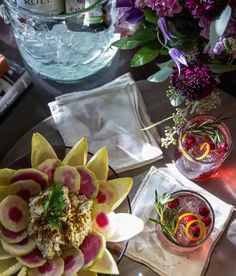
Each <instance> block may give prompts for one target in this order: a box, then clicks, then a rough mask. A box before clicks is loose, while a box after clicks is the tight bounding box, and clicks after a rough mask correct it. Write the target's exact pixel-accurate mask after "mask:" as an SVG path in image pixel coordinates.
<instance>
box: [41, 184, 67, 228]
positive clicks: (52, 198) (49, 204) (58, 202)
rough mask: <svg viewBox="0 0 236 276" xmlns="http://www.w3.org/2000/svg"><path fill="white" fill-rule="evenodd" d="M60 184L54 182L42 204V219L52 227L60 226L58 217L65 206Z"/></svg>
mask: <svg viewBox="0 0 236 276" xmlns="http://www.w3.org/2000/svg"><path fill="white" fill-rule="evenodd" d="M62 187H63V186H62V185H61V184H55V185H54V186H53V187H52V192H51V194H50V195H49V196H48V198H47V200H46V202H45V204H44V218H43V219H44V221H46V222H47V223H48V224H50V225H51V226H52V227H55V228H60V225H61V223H60V218H61V215H62V213H63V211H64V209H65V207H66V202H65V199H64V193H63V190H62Z"/></svg>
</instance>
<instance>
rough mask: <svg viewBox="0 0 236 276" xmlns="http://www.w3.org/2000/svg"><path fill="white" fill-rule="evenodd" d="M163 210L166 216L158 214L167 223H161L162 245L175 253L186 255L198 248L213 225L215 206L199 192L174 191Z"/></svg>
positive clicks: (159, 234) (159, 230)
mask: <svg viewBox="0 0 236 276" xmlns="http://www.w3.org/2000/svg"><path fill="white" fill-rule="evenodd" d="M160 202H162V200H160V201H159V203H160ZM163 211H164V213H163V214H164V215H163V220H162V218H161V217H160V216H158V221H159V222H160V221H161V220H162V222H161V224H162V223H164V225H161V224H160V223H159V225H161V227H159V229H158V236H159V239H160V241H161V243H162V245H163V247H164V248H165V249H166V250H168V251H170V252H172V253H174V254H178V255H184V254H186V253H188V252H191V251H194V250H196V249H197V248H199V247H200V246H201V245H202V243H203V242H204V241H205V240H206V239H207V238H208V237H209V235H210V234H211V232H212V230H213V228H214V218H215V217H214V212H213V209H212V207H211V205H210V203H209V202H208V201H207V200H206V199H205V198H204V197H203V196H202V195H200V194H198V193H196V192H193V191H188V190H182V191H177V192H175V193H173V194H171V195H170V198H169V199H167V201H166V203H165V206H164V208H163ZM161 213H162V212H161Z"/></svg>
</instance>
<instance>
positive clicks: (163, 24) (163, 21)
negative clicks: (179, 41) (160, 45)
mask: <svg viewBox="0 0 236 276" xmlns="http://www.w3.org/2000/svg"><path fill="white" fill-rule="evenodd" d="M157 25H158V27H159V29H160V30H161V32H162V34H163V37H164V39H165V44H166V43H167V42H168V41H169V40H170V41H171V40H172V38H176V37H175V36H173V35H172V34H171V33H170V32H169V29H168V25H167V21H166V18H165V17H162V16H161V17H159V19H158V20H157Z"/></svg>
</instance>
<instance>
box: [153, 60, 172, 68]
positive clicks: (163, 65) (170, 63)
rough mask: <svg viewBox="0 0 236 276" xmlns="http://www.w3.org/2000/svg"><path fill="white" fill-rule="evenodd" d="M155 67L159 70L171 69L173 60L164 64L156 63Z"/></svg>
mask: <svg viewBox="0 0 236 276" xmlns="http://www.w3.org/2000/svg"><path fill="white" fill-rule="evenodd" d="M157 66H158V67H159V68H160V69H163V68H166V67H172V66H173V60H172V59H169V60H167V61H165V62H162V63H157Z"/></svg>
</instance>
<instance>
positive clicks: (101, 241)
mask: <svg viewBox="0 0 236 276" xmlns="http://www.w3.org/2000/svg"><path fill="white" fill-rule="evenodd" d="M105 247H106V243H105V238H104V237H103V236H102V235H100V234H98V233H95V232H92V233H90V234H88V236H86V238H85V239H84V241H83V243H82V244H81V246H80V250H81V251H82V252H83V255H84V267H89V266H91V265H92V264H93V263H94V262H95V261H97V260H99V259H101V258H102V256H103V254H104V250H105Z"/></svg>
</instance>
